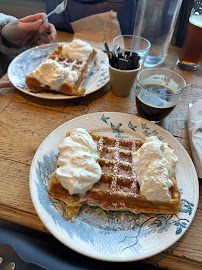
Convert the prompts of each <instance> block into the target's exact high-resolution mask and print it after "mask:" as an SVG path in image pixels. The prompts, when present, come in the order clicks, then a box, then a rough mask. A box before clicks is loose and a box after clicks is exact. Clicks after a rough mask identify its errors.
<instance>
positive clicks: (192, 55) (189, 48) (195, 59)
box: [177, 0, 202, 70]
mask: <svg viewBox="0 0 202 270" xmlns="http://www.w3.org/2000/svg"><path fill="white" fill-rule="evenodd" d="M201 55H202V1H200V0H195V1H194V6H193V8H192V10H191V14H190V17H189V23H188V29H187V34H186V38H185V41H184V44H183V47H182V50H181V53H180V57H179V59H178V61H177V65H178V67H179V68H181V69H185V70H196V69H198V67H199V62H200V58H201Z"/></svg>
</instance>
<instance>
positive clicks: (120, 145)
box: [48, 134, 180, 222]
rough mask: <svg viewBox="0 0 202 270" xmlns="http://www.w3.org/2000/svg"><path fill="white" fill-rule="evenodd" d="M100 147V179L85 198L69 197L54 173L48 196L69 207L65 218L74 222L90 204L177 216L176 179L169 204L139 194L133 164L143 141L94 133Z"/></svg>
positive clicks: (177, 196) (171, 189)
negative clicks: (135, 152)
mask: <svg viewBox="0 0 202 270" xmlns="http://www.w3.org/2000/svg"><path fill="white" fill-rule="evenodd" d="M91 136H92V137H93V140H94V141H95V142H96V144H97V148H98V153H99V156H100V158H99V159H98V163H99V164H100V166H101V169H102V172H103V174H102V177H101V179H100V180H99V181H98V182H97V183H96V184H94V185H93V187H92V188H91V189H90V190H89V191H88V192H87V193H86V195H85V197H83V198H80V197H79V195H77V194H76V195H70V194H69V192H68V191H67V190H66V189H64V188H63V187H62V185H61V184H60V182H59V180H58V179H57V178H56V175H55V172H54V173H53V174H52V176H51V178H50V182H49V187H48V189H49V193H50V194H52V196H53V197H54V198H56V199H59V200H61V201H63V202H64V203H65V204H66V217H67V219H71V221H72V222H73V221H74V219H75V217H76V215H77V213H78V211H79V209H80V207H81V206H82V205H83V204H84V203H87V204H88V205H91V206H99V207H101V208H102V209H104V210H116V211H117V210H121V211H130V212H133V213H135V214H137V213H141V212H143V213H160V214H165V213H175V212H178V211H179V210H180V192H179V189H178V186H177V182H176V179H175V178H174V179H172V180H173V184H174V185H173V186H172V187H171V188H170V195H171V200H170V201H169V202H159V201H148V200H147V199H146V198H145V197H144V196H142V195H141V194H140V187H139V184H138V182H137V181H136V174H135V171H134V165H133V162H132V153H133V152H134V151H137V150H138V149H139V148H140V147H141V145H142V144H143V142H142V141H140V140H130V139H117V138H110V137H108V136H104V135H100V134H91Z"/></svg>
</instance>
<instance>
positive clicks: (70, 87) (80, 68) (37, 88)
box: [25, 45, 97, 96]
mask: <svg viewBox="0 0 202 270" xmlns="http://www.w3.org/2000/svg"><path fill="white" fill-rule="evenodd" d="M62 47H63V45H59V46H57V47H56V48H55V49H54V50H53V51H52V52H51V53H50V54H49V56H48V57H47V59H52V60H55V61H57V62H58V63H59V64H60V65H61V66H63V67H69V68H70V69H71V70H72V71H76V73H77V75H78V80H77V81H76V82H75V83H64V84H63V85H62V86H61V88H60V90H59V91H57V92H59V93H63V94H65V95H77V96H84V95H85V91H86V88H85V87H83V86H82V84H83V82H84V81H85V79H86V78H87V76H88V74H89V72H90V69H91V68H92V66H93V64H94V60H95V57H96V55H97V52H96V50H95V49H93V52H92V53H91V54H90V56H89V57H88V59H82V60H78V59H74V60H72V59H71V58H69V57H65V56H64V55H63V53H62ZM45 60H46V59H45ZM45 60H44V61H45ZM34 72H35V70H34V71H33V72H31V73H30V74H29V75H28V76H27V77H26V80H25V82H26V84H27V86H28V88H29V89H31V90H32V91H34V92H44V91H48V92H50V91H51V92H52V91H54V92H55V91H56V90H55V89H51V88H50V86H49V85H43V84H41V83H40V82H39V81H38V80H36V79H35V78H34V76H33V74H34Z"/></svg>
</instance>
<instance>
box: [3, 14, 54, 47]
mask: <svg viewBox="0 0 202 270" xmlns="http://www.w3.org/2000/svg"><path fill="white" fill-rule="evenodd" d="M45 17H46V14H45V13H37V14H35V15H30V16H27V17H24V18H22V19H19V20H17V21H14V22H11V23H8V24H6V25H5V26H4V27H3V28H2V30H1V33H2V35H3V36H4V38H5V39H6V40H7V41H9V42H10V43H12V44H14V45H16V46H26V45H41V44H47V43H50V42H53V41H54V40H55V38H56V36H57V32H56V29H55V26H54V25H53V24H51V23H49V22H48V20H46V21H45V22H44V23H43V20H44V19H45Z"/></svg>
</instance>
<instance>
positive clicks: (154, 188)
mask: <svg viewBox="0 0 202 270" xmlns="http://www.w3.org/2000/svg"><path fill="white" fill-rule="evenodd" d="M177 161H178V157H177V156H176V155H175V153H174V150H173V149H171V148H170V147H169V146H168V144H167V143H163V142H161V141H160V140H159V139H158V138H157V137H156V136H152V137H149V138H146V142H145V143H144V144H143V145H142V146H141V148H140V149H138V151H137V152H135V153H133V163H134V166H135V173H136V175H137V181H138V183H139V185H140V193H141V195H143V196H144V197H146V199H147V200H149V201H161V202H167V201H170V199H171V196H170V193H169V188H170V187H171V186H172V185H173V182H172V180H171V178H172V177H173V176H174V174H175V167H176V164H177Z"/></svg>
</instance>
